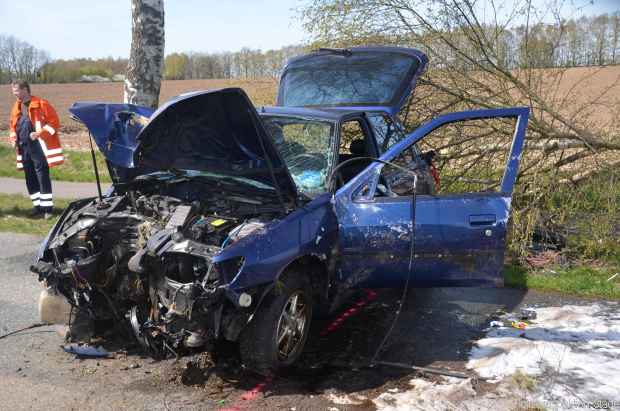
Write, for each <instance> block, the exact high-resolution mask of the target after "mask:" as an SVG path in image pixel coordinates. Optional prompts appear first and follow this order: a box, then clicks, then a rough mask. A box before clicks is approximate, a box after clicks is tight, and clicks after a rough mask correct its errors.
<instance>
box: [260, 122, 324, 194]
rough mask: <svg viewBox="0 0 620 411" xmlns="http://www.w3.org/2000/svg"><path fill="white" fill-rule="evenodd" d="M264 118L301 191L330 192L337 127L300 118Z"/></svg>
mask: <svg viewBox="0 0 620 411" xmlns="http://www.w3.org/2000/svg"><path fill="white" fill-rule="evenodd" d="M262 118H263V123H264V124H265V129H266V130H267V132H268V133H269V134H270V135H271V137H272V138H273V141H274V143H275V146H276V148H277V149H278V151H279V152H280V155H281V156H282V158H283V159H284V162H285V163H286V166H287V167H288V169H289V171H290V173H291V176H292V177H293V180H294V181H295V184H296V185H297V188H298V189H299V191H301V192H303V193H306V194H316V193H320V192H323V191H326V190H327V188H326V186H325V182H326V179H327V173H328V172H329V170H330V168H331V166H332V163H333V157H334V156H333V150H332V141H333V138H332V136H333V134H334V129H335V127H334V123H332V122H329V121H321V120H312V119H307V118H300V117H278V116H264V117H262Z"/></svg>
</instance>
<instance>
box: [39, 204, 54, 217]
mask: <svg viewBox="0 0 620 411" xmlns="http://www.w3.org/2000/svg"><path fill="white" fill-rule="evenodd" d="M41 214H43V218H44V219H45V220H49V219H50V218H52V217H53V215H52V208H51V207H45V208H42V209H41Z"/></svg>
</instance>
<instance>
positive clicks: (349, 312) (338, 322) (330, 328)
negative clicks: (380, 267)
mask: <svg viewBox="0 0 620 411" xmlns="http://www.w3.org/2000/svg"><path fill="white" fill-rule="evenodd" d="M364 291H365V292H366V296H365V297H364V298H362V299H361V300H359V301H357V302H356V303H354V304H353V306H351V307H350V308H348V309H346V310H345V311H344V312H343V313H342V314H340V315H339V316H338V317H336V319H335V320H333V321H332V322H331V323H329V324H328V325H327V327H325V328H324V329H323V330H322V331H321V332H320V334H319V335H320V336H321V337H325V336H326V335H327V334H330V333H332V332H334V331H336V330H337V329H338V328H340V327H341V326H342V324H343V323H344V322H345V321H346V319H347V318H349V317H351V316H354V315H355V314H357V313H358V311H359V310H360V309H361V308H362V307H363V306H365V305H366V304H368V303H369V302H371V301H372V300H374V299H375V298H377V293H376V292H374V291H372V290H364Z"/></svg>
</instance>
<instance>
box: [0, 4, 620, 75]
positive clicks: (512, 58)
mask: <svg viewBox="0 0 620 411" xmlns="http://www.w3.org/2000/svg"><path fill="white" fill-rule="evenodd" d="M487 29H488V30H489V33H491V34H492V35H490V36H489V38H491V39H493V40H494V42H496V44H495V45H494V48H495V50H497V51H498V53H497V54H498V56H499V57H498V58H501V59H503V60H504V61H503V63H504V65H505V66H506V67H513V68H518V67H524V66H527V67H541V68H542V67H575V66H591V65H605V64H619V63H620V12H616V13H614V14H611V15H610V14H603V15H599V16H593V17H581V18H579V19H571V20H563V21H560V22H556V23H553V24H543V23H540V24H537V25H535V26H533V27H529V28H528V30H526V29H525V27H515V28H511V29H506V28H498V27H487ZM459 30H460V29H459V27H453V28H450V29H449V34H450V36H451V38H453V39H455V41H457V42H458V39H459V35H458V33H459ZM525 32H528V33H529V36H527V37H526V36H524V33H525ZM363 41H364V42H366V43H369V42H370V43H372V39H364V40H363ZM387 42H388V43H389V41H387ZM377 43H382V44H385V43H386V39H385V38H381V39H377ZM394 43H395V44H399V45H407V46H413V47H415V46H416V45H415V44H412V45H410V44H407V40H406V38H402V37H401V38H398V39H395V41H394ZM465 44H466V42H463V47H466V46H465ZM304 51H306V48H304V47H302V46H287V47H283V48H281V49H278V50H268V51H261V50H252V49H249V48H243V49H241V50H240V51H237V52H221V53H198V52H188V53H172V54H169V55H168V56H166V59H165V63H164V78H165V79H168V80H184V79H207V78H227V79H228V78H260V77H277V76H278V74H279V71H280V69H281V68H282V66H283V65H284V63H285V62H286V60H287V59H288V58H290V57H292V56H295V55H298V54H301V53H303V52H304ZM425 51H426V52H428V53H429V57H430V60H431V65H433V61H435V62H440V61H447V60H448V61H449V60H450V55H449V54H450V53H454V50H451V49H446V50H444V49H443V48H442V45H441V44H440V43H438V44H437V47H433V48H432V50H430V49H429V50H425ZM442 53H444V54H446V55H442V56H441V57H443V58H441V59H439V58H437V59H435V60H434V59H433V54H440V55H441V54H442ZM126 67H127V59H123V58H111V57H108V58H103V59H89V58H80V59H70V60H52V59H51V58H50V55H49V53H48V52H46V51H45V50H40V49H37V48H35V47H34V46H32V45H31V44H29V43H27V42H24V41H21V40H19V39H16V38H15V37H13V36H6V35H0V84H1V83H8V82H9V81H10V80H11V78H25V79H27V80H29V81H31V82H39V83H68V82H77V81H84V80H85V77H84V76H91V77H92V76H99V79H100V80H101V79H112V78H113V77H114V75H119V74H124V72H125V69H126ZM117 79H118V76H117Z"/></svg>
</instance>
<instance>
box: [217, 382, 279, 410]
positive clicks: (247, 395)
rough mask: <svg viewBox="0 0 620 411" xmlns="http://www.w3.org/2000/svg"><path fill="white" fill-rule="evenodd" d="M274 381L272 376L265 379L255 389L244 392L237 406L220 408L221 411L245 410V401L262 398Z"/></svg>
mask: <svg viewBox="0 0 620 411" xmlns="http://www.w3.org/2000/svg"><path fill="white" fill-rule="evenodd" d="M272 381H273V377H272V376H267V377H265V379H264V380H263V381H262V382H259V383H258V384H256V385H255V386H254V388H252V389H251V390H248V391H246V392H244V393H243V394H242V395H241V397H239V400H237V402H236V403H235V404H233V405H231V406H230V407H227V408H220V409H219V411H241V410H242V409H243V405H244V404H243V403H244V402H245V401H254V400H255V399H257V398H258V397H259V396H260V394H261V393H262V392H263V391H264V390H265V388H266V387H267V386H268V385H269V384H271V382H272Z"/></svg>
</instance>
